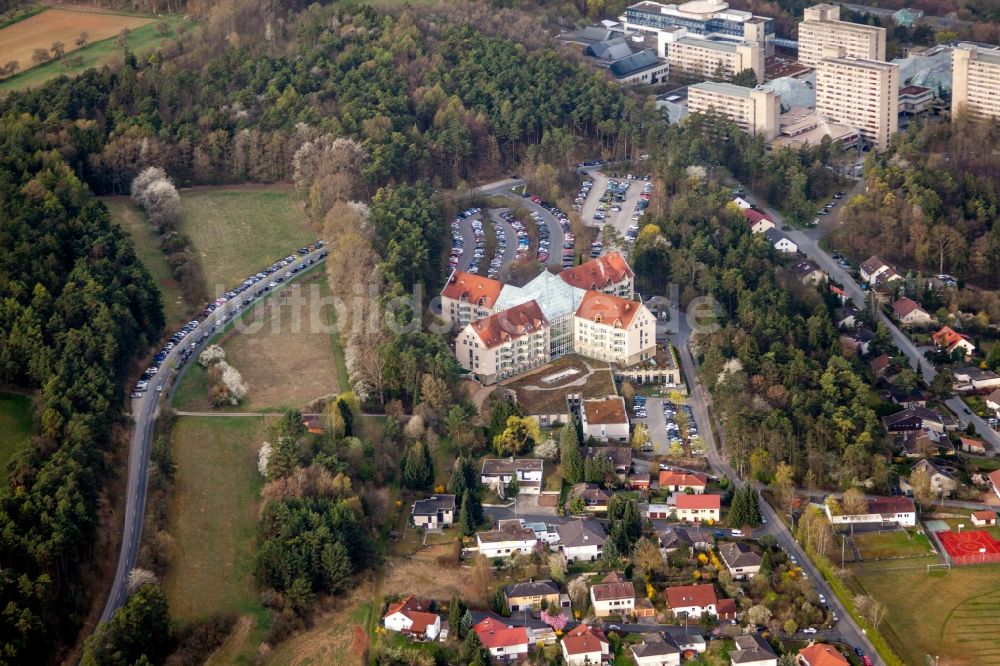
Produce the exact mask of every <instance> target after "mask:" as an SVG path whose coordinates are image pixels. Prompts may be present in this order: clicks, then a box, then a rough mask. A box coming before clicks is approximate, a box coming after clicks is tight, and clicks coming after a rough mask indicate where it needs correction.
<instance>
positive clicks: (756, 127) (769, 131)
mask: <svg viewBox="0 0 1000 666" xmlns="http://www.w3.org/2000/svg"><path fill="white" fill-rule="evenodd" d="M688 110H689V112H691V113H707V112H708V111H709V110H714V111H715V112H716V113H718V114H719V115H722V116H725V117H727V118H729V119H730V120H732V121H733V122H735V123H736V124H737V125H739V126H740V129H741V130H743V131H744V132H747V133H748V134H759V135H761V136H763V137H764V140H766V141H770V140H771V139H773V138H774V137H776V136H777V135H778V128H779V123H778V117H779V115H780V114H781V105H780V104H779V102H778V96H777V95H775V94H774V91H772V90H755V89H753V88H744V87H743V86H736V85H733V84H731V83H714V82H712V81H705V82H703V83H696V84H694V85H692V86H688Z"/></svg>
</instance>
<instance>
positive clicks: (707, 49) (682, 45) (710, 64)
mask: <svg viewBox="0 0 1000 666" xmlns="http://www.w3.org/2000/svg"><path fill="white" fill-rule="evenodd" d="M677 34H680V33H679V32H678V33H677ZM666 52H667V62H668V63H670V72H671V76H676V75H678V74H679V75H683V76H688V77H692V78H700V79H710V78H712V77H715V76H717V75H722V76H735V75H736V74H739V73H740V72H742V71H743V70H745V69H751V70H753V73H754V75H755V76H756V77H757V83H764V49H763V48H762V47H761V44H760V43H759V42H750V41H743V42H726V41H719V40H712V39H701V38H699V37H691V36H683V37H680V38H678V39H676V40H675V41H672V42H668V43H667V45H666Z"/></svg>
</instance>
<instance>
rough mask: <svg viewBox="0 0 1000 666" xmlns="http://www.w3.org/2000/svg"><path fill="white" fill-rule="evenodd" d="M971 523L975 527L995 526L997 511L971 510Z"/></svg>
mask: <svg viewBox="0 0 1000 666" xmlns="http://www.w3.org/2000/svg"><path fill="white" fill-rule="evenodd" d="M972 524H973V525H975V526H976V527H996V525H997V512H996V511H973V512H972Z"/></svg>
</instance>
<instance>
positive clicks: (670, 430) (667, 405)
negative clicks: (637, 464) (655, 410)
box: [663, 400, 699, 444]
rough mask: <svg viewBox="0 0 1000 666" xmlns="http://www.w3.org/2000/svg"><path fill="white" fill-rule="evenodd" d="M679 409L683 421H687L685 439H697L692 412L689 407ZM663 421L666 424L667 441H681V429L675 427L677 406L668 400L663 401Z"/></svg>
mask: <svg viewBox="0 0 1000 666" xmlns="http://www.w3.org/2000/svg"><path fill="white" fill-rule="evenodd" d="M680 408H681V409H682V410H683V411H684V417H685V419H684V420H685V421H687V438H688V439H689V440H691V439H697V438H698V437H699V435H698V424H697V423H695V421H694V412H693V411H692V410H691V405H687V404H684V405H681V406H680ZM663 420H664V421H666V422H667V439H669V440H670V443H671V444H673V443H674V442H679V441H681V428H680V426H679V425H677V405H675V404H674V403H672V402H670V401H669V400H664V401H663Z"/></svg>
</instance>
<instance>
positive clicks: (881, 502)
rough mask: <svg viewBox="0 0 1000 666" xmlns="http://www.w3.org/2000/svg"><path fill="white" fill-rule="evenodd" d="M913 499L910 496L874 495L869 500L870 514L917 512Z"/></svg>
mask: <svg viewBox="0 0 1000 666" xmlns="http://www.w3.org/2000/svg"><path fill="white" fill-rule="evenodd" d="M916 511H917V508H916V507H915V506H914V505H913V500H911V499H909V498H908V497H872V498H871V499H869V500H868V513H869V514H876V513H877V514H880V515H885V514H890V513H891V514H897V513H916Z"/></svg>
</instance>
